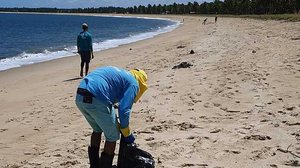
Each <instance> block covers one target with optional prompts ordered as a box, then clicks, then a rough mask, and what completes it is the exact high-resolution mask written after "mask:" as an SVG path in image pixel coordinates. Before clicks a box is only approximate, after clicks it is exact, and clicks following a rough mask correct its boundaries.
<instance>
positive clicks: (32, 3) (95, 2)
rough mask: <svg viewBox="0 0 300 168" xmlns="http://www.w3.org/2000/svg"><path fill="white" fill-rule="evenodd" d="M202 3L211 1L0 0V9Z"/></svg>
mask: <svg viewBox="0 0 300 168" xmlns="http://www.w3.org/2000/svg"><path fill="white" fill-rule="evenodd" d="M194 1H196V2H198V3H202V2H204V1H206V2H211V1H213V0H0V7H30V8H39V7H56V8H87V7H107V6H114V7H131V6H138V5H144V6H147V5H148V4H151V5H153V4H162V5H163V4H167V5H168V4H173V3H174V2H175V3H184V4H187V3H188V2H194Z"/></svg>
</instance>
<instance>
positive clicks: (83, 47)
mask: <svg viewBox="0 0 300 168" xmlns="http://www.w3.org/2000/svg"><path fill="white" fill-rule="evenodd" d="M82 30H83V31H82V32H80V33H79V35H78V36H77V52H78V53H79V55H80V57H81V64H80V76H81V77H83V67H84V64H85V75H87V74H88V72H89V63H90V60H91V57H92V59H93V58H94V54H93V43H92V35H91V33H89V32H88V25H87V24H86V23H83V24H82Z"/></svg>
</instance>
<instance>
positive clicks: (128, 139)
mask: <svg viewBox="0 0 300 168" xmlns="http://www.w3.org/2000/svg"><path fill="white" fill-rule="evenodd" d="M120 131H121V133H122V135H123V136H124V141H125V143H127V144H132V143H134V141H135V138H134V136H133V135H132V133H131V132H130V129H129V127H126V128H121V129H120Z"/></svg>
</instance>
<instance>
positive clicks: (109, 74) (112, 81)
mask: <svg viewBox="0 0 300 168" xmlns="http://www.w3.org/2000/svg"><path fill="white" fill-rule="evenodd" d="M79 88H83V89H87V90H88V91H89V92H91V93H92V94H93V95H94V96H95V97H96V98H97V99H98V100H101V101H103V102H107V103H109V104H111V105H112V104H114V103H119V109H118V111H119V119H120V124H121V128H126V127H128V125H129V118H130V113H131V108H132V104H133V102H134V98H135V97H136V95H137V93H138V91H139V85H138V82H137V81H136V79H135V78H134V76H132V75H131V73H130V72H128V71H126V70H124V69H121V68H117V67H114V66H107V67H101V68H97V69H95V70H94V71H92V72H91V73H89V74H88V75H87V76H86V77H84V79H83V80H82V81H81V82H80V84H79Z"/></svg>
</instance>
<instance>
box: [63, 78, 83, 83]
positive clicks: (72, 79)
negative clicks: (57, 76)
mask: <svg viewBox="0 0 300 168" xmlns="http://www.w3.org/2000/svg"><path fill="white" fill-rule="evenodd" d="M79 79H82V78H80V77H76V78H71V79H67V80H64V81H63V82H70V81H75V80H79Z"/></svg>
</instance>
